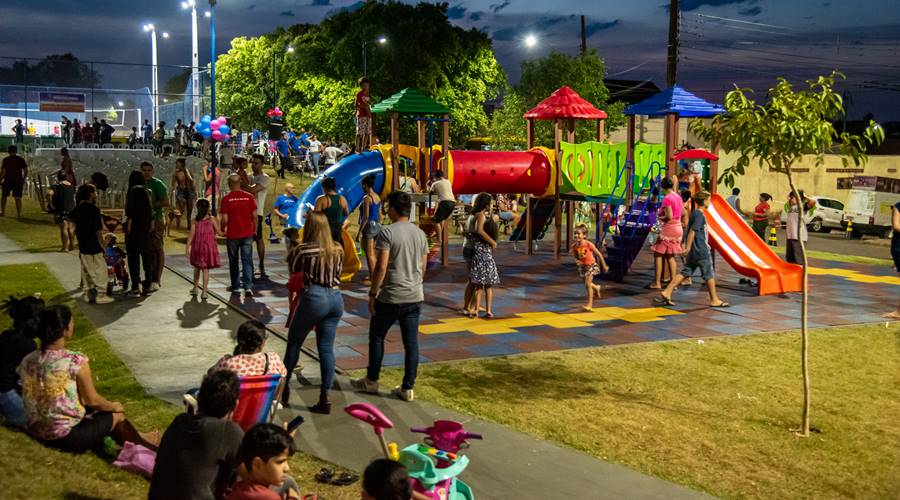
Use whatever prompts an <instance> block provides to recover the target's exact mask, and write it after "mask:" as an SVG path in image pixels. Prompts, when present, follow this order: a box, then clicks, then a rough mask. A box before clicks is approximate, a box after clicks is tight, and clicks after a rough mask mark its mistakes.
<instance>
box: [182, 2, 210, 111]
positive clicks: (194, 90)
mask: <svg viewBox="0 0 900 500" xmlns="http://www.w3.org/2000/svg"><path fill="white" fill-rule="evenodd" d="M181 8H182V9H188V8H190V9H191V119H192V120H193V121H194V122H195V123H200V62H199V52H198V49H197V3H196V2H195V1H194V0H187V1H186V2H181ZM207 14H209V13H208V12H207Z"/></svg>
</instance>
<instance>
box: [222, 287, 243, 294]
mask: <svg viewBox="0 0 900 500" xmlns="http://www.w3.org/2000/svg"><path fill="white" fill-rule="evenodd" d="M225 290H226V291H228V292H231V293H241V289H240V288H237V287H233V286H230V287H228V288H226V289H225Z"/></svg>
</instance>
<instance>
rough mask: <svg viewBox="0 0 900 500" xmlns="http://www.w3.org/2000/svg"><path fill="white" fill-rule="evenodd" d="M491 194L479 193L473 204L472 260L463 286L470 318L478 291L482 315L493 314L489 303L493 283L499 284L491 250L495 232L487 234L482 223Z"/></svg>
mask: <svg viewBox="0 0 900 500" xmlns="http://www.w3.org/2000/svg"><path fill="white" fill-rule="evenodd" d="M493 201H494V199H493V197H491V195H489V194H488V193H480V194H479V195H478V196H476V197H475V201H474V203H473V204H472V218H473V224H472V225H473V227H472V234H471V235H470V237H471V238H472V239H473V251H472V259H471V261H470V263H469V284H468V285H466V293H465V296H466V297H469V299H468V302H467V304H466V307H465V313H466V315H467V316H469V317H470V318H474V317H476V316H477V315H478V309H479V303H480V302H481V291H482V290H483V291H484V296H485V303H486V304H485V316H486V317H487V318H488V319H490V318H493V317H494V313H493V310H492V307H491V306H492V304H493V300H494V289H493V286H494V285H499V284H500V275H499V274H498V273H497V264H496V262H495V261H494V257H493V255H492V250H493V249H495V248H497V241H496V239H495V238H496V236H497V235H496V234H493V235H491V234H489V233H488V231H487V230H486V228H485V226H486V223H487V222H488V221H490V223H491V224H493V221H492V220H490V219H489V216H490V214H491V203H492V202H493Z"/></svg>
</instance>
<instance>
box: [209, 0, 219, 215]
mask: <svg viewBox="0 0 900 500" xmlns="http://www.w3.org/2000/svg"><path fill="white" fill-rule="evenodd" d="M209 47H210V53H211V55H210V59H209V110H210V113H209V114H210V116H212V117H213V119H215V117H216V0H209ZM218 166H219V155H218V148H214V149H213V155H212V161H211V162H210V170H212V172H211V173H212V196H211V197H210V198H211V199H212V202H211V203H210V212H211V213H212V215H213V217H215V215H216V205H217V203H216V188H217V187H218V184H219V176H218V175H216V168H217V167H218Z"/></svg>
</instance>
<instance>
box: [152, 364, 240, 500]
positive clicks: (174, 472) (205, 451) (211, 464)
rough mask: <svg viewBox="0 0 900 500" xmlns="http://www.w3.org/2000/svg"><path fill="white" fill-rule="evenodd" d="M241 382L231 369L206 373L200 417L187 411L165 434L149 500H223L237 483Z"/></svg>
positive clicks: (157, 455)
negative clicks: (234, 416)
mask: <svg viewBox="0 0 900 500" xmlns="http://www.w3.org/2000/svg"><path fill="white" fill-rule="evenodd" d="M240 388H241V381H240V380H239V379H238V376H237V374H236V373H234V372H233V371H230V370H219V371H214V372H212V373H209V374H207V375H206V376H205V377H204V378H203V383H202V384H201V385H200V394H199V395H198V397H197V406H198V410H199V411H198V413H196V414H188V413H182V414H180V415H178V416H176V417H175V419H174V420H172V423H171V424H170V425H169V428H168V429H166V432H165V434H163V437H162V441H161V442H160V444H159V451H157V454H156V466H155V467H154V469H153V477H152V478H151V480H150V493H149V495H148V497H147V498H148V499H149V500H169V499H172V498H194V499H204V500H212V499H214V498H222V497H223V496H224V493H225V491H226V489H227V488H228V487H229V486H231V484H232V483H233V482H234V479H235V470H236V468H237V466H238V464H239V463H240V459H239V452H240V447H241V439H243V437H244V431H243V430H241V428H240V426H238V425H237V424H236V423H234V422H232V421H231V416H232V413H233V412H234V408H235V406H237V400H238V393H239V392H240Z"/></svg>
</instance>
